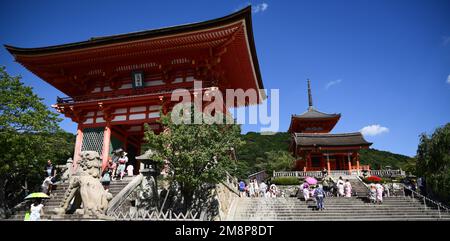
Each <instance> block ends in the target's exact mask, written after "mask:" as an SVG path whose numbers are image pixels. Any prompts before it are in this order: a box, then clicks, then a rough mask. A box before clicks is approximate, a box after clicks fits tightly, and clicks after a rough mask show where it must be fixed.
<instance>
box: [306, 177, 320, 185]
mask: <svg viewBox="0 0 450 241" xmlns="http://www.w3.org/2000/svg"><path fill="white" fill-rule="evenodd" d="M305 181H306V182H307V183H308V184H311V185H314V184H317V179H315V178H314V177H307V178H306V179H305Z"/></svg>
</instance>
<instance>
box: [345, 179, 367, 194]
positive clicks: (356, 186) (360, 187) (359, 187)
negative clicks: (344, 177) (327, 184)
mask: <svg viewBox="0 0 450 241" xmlns="http://www.w3.org/2000/svg"><path fill="white" fill-rule="evenodd" d="M348 181H349V182H350V184H351V185H352V193H353V194H354V195H356V196H358V197H367V196H368V195H369V189H367V187H366V185H364V183H362V182H361V181H360V180H358V179H356V178H354V179H348Z"/></svg>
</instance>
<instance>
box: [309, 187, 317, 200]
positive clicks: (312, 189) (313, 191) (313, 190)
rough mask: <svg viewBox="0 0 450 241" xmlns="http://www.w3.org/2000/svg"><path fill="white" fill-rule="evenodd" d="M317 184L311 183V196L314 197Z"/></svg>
mask: <svg viewBox="0 0 450 241" xmlns="http://www.w3.org/2000/svg"><path fill="white" fill-rule="evenodd" d="M316 187H317V185H311V186H310V188H309V197H314V193H315V192H316Z"/></svg>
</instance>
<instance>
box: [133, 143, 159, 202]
mask: <svg viewBox="0 0 450 241" xmlns="http://www.w3.org/2000/svg"><path fill="white" fill-rule="evenodd" d="M153 155H155V152H154V151H153V150H148V151H146V152H145V153H144V154H142V155H140V156H137V157H136V160H139V161H140V162H141V169H140V170H139V171H140V173H141V174H142V175H143V176H144V180H143V181H142V183H141V190H142V191H140V192H139V194H138V202H137V203H136V205H137V206H138V208H144V209H152V208H155V207H156V208H158V209H159V197H158V185H157V181H156V180H157V177H158V175H159V171H158V167H157V165H156V162H155V161H154V160H153V159H152V158H153ZM142 164H143V166H142Z"/></svg>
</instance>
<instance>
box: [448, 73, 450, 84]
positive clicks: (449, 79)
mask: <svg viewBox="0 0 450 241" xmlns="http://www.w3.org/2000/svg"><path fill="white" fill-rule="evenodd" d="M447 84H450V74H449V75H448V76H447Z"/></svg>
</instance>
